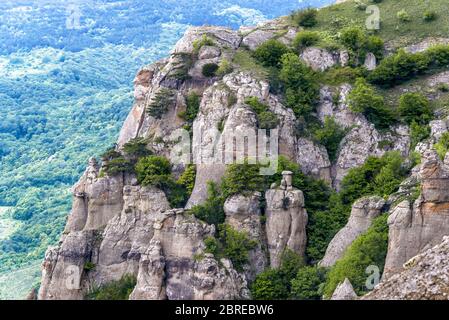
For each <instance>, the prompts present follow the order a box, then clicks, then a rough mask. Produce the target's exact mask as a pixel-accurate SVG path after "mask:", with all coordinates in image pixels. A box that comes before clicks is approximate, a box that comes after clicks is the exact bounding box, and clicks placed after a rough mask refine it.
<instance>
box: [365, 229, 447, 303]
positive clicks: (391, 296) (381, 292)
mask: <svg viewBox="0 0 449 320" xmlns="http://www.w3.org/2000/svg"><path fill="white" fill-rule="evenodd" d="M448 254H449V237H447V236H446V237H444V238H443V241H442V243H440V244H438V245H436V246H435V247H433V248H430V249H428V250H426V251H424V252H423V253H421V254H419V255H417V256H415V257H414V258H412V259H410V260H409V261H408V262H407V263H406V264H405V265H404V270H403V271H402V272H400V273H398V274H395V275H393V276H391V277H390V278H388V280H386V281H383V282H381V283H380V284H379V285H378V286H376V287H375V288H374V290H373V291H371V292H370V293H368V294H367V295H366V296H364V297H362V298H361V299H362V300H448V299H449V264H448V261H449V256H448Z"/></svg>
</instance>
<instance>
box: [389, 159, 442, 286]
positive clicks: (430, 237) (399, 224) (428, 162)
mask: <svg viewBox="0 0 449 320" xmlns="http://www.w3.org/2000/svg"><path fill="white" fill-rule="evenodd" d="M446 158H447V157H446ZM419 176H420V180H421V195H420V196H419V198H418V199H417V200H416V201H415V202H414V203H410V202H409V201H408V200H404V201H403V202H401V203H400V204H399V205H398V206H396V207H395V208H394V209H393V210H392V212H391V215H390V217H389V219H388V224H389V244H388V254H387V259H386V262H385V271H384V276H383V277H384V278H388V277H390V276H391V275H392V274H394V273H396V272H399V271H400V270H402V266H403V264H404V263H405V262H406V261H407V260H409V259H410V258H412V257H413V256H415V255H417V254H418V253H420V252H422V251H424V250H426V249H428V248H430V247H432V246H434V245H435V244H438V243H439V242H441V240H442V238H443V237H444V236H446V235H449V196H448V193H447V190H448V188H449V168H448V167H447V165H446V164H445V162H443V161H441V160H440V159H439V157H438V155H437V154H436V152H435V151H434V150H427V151H426V152H425V153H424V154H423V160H422V164H421V166H420V171H419Z"/></svg>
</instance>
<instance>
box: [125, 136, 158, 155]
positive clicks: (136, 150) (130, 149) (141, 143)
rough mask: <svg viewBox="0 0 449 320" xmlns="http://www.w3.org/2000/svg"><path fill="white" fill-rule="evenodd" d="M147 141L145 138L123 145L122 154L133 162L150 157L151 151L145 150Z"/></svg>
mask: <svg viewBox="0 0 449 320" xmlns="http://www.w3.org/2000/svg"><path fill="white" fill-rule="evenodd" d="M147 143H148V141H147V140H146V139H145V138H135V139H132V140H130V141H129V142H127V143H125V145H124V146H123V152H124V153H125V155H126V156H127V157H129V158H131V159H133V160H137V159H139V158H142V157H146V156H149V155H151V153H152V152H151V151H150V150H149V149H148V148H147Z"/></svg>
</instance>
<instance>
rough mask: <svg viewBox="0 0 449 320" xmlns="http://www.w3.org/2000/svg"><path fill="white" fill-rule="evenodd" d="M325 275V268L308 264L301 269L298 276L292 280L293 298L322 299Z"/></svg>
mask: <svg viewBox="0 0 449 320" xmlns="http://www.w3.org/2000/svg"><path fill="white" fill-rule="evenodd" d="M325 276H326V271H325V269H324V268H319V267H316V266H306V267H303V268H301V269H299V271H298V273H297V275H296V277H295V278H294V279H293V280H292V290H291V296H292V298H294V299H299V300H320V299H321V296H322V292H321V289H322V285H323V283H324V282H325Z"/></svg>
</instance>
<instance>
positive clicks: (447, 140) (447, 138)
mask: <svg viewBox="0 0 449 320" xmlns="http://www.w3.org/2000/svg"><path fill="white" fill-rule="evenodd" d="M434 148H435V150H436V151H437V153H438V155H439V156H440V158H441V160H444V157H445V156H446V153H447V152H448V151H449V132H445V133H443V135H442V136H441V138H440V140H438V142H437V143H436V144H434Z"/></svg>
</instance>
